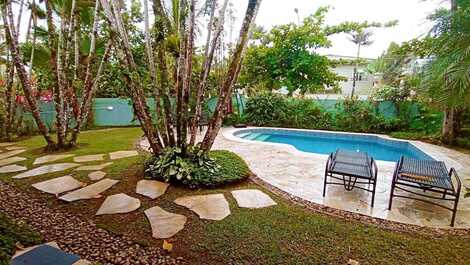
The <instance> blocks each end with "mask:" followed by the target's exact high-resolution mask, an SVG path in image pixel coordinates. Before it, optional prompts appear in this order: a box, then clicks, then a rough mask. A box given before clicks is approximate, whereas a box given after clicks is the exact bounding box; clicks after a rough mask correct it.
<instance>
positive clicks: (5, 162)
mask: <svg viewBox="0 0 470 265" xmlns="http://www.w3.org/2000/svg"><path fill="white" fill-rule="evenodd" d="M25 160H26V158H24V157H20V156H13V157H9V158H5V159H2V160H0V167H1V166H5V165H8V164H13V163H16V162H21V161H25Z"/></svg>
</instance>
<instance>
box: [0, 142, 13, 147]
mask: <svg viewBox="0 0 470 265" xmlns="http://www.w3.org/2000/svg"><path fill="white" fill-rule="evenodd" d="M14 144H15V143H0V147H7V146H10V145H14Z"/></svg>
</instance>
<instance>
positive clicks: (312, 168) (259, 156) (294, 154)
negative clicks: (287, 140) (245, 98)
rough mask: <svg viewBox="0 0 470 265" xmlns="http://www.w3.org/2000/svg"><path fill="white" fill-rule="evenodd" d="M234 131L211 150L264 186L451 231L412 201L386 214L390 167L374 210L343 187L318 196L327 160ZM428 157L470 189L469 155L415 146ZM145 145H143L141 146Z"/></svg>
mask: <svg viewBox="0 0 470 265" xmlns="http://www.w3.org/2000/svg"><path fill="white" fill-rule="evenodd" d="M235 130H236V129H233V128H223V129H222V130H221V132H220V133H219V135H218V137H217V139H216V141H215V144H214V149H226V150H230V151H233V152H235V153H237V154H238V155H240V156H241V157H242V158H243V159H245V161H246V162H247V163H248V165H249V167H250V169H251V170H252V171H253V172H254V173H255V174H256V175H257V176H258V177H259V178H261V179H262V180H263V181H266V182H267V183H269V184H271V185H273V186H275V187H277V188H279V189H281V190H283V191H285V192H288V193H290V194H292V195H295V196H297V197H300V198H302V199H304V200H307V201H310V202H314V203H317V204H321V205H326V206H329V207H333V208H336V209H341V210H346V211H350V212H354V213H361V214H365V215H369V216H373V217H378V218H382V219H387V220H392V221H397V222H402V223H409V224H416V225H421V226H429V227H449V224H450V217H451V213H450V211H448V210H445V209H442V208H439V207H435V206H433V205H430V204H427V203H422V202H419V201H416V200H407V199H401V198H394V200H393V208H392V210H391V211H389V210H388V209H387V208H388V201H389V196H390V184H391V180H392V175H393V170H394V167H395V164H394V163H391V162H383V161H378V167H379V175H378V183H377V193H376V198H375V206H374V208H371V207H370V200H371V197H370V196H371V195H370V193H368V192H365V191H361V190H358V189H355V190H353V191H351V192H346V191H344V188H343V187H342V186H332V185H329V186H328V188H327V195H326V197H325V198H323V197H322V188H323V175H324V170H325V163H326V160H327V156H326V155H320V154H312V153H305V152H300V151H298V150H296V149H295V148H294V147H292V146H290V145H279V144H271V143H265V142H257V141H248V140H243V139H240V138H238V137H235V136H233V135H232V133H233V132H234V131H235ZM414 143H415V144H416V145H418V146H419V147H420V148H421V149H422V150H424V151H426V152H427V153H428V154H430V155H432V156H434V157H436V158H438V159H439V160H444V161H445V162H446V164H447V166H449V167H450V166H453V167H456V169H457V171H458V172H459V174H460V178H461V180H462V182H463V183H464V184H467V185H470V180H469V179H470V156H469V155H465V154H462V153H460V152H457V151H454V150H450V149H447V148H444V147H441V146H436V145H431V144H426V143H422V142H414ZM142 145H143V146H145V145H146V143H145V141H144V142H143V143H142ZM463 194H464V191H462V194H461V197H462V198H461V201H460V203H459V207H458V209H459V211H458V213H457V218H456V224H455V227H461V228H470V199H464V198H463Z"/></svg>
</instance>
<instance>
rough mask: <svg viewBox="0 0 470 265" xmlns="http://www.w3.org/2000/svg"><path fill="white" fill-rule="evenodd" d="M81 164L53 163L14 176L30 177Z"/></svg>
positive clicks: (20, 177) (15, 177)
mask: <svg viewBox="0 0 470 265" xmlns="http://www.w3.org/2000/svg"><path fill="white" fill-rule="evenodd" d="M79 165H80V164H75V163H61V164H51V165H46V166H41V167H37V168H35V169H31V170H29V171H26V172H24V173H21V174H19V175H16V176H14V177H13V178H14V179H22V178H29V177H34V176H39V175H42V174H47V173H53V172H59V171H64V170H67V169H70V168H74V167H78V166H79Z"/></svg>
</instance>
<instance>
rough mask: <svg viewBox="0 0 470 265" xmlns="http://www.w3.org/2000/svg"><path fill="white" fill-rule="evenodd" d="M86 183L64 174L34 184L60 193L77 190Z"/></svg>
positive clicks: (36, 186) (38, 187)
mask: <svg viewBox="0 0 470 265" xmlns="http://www.w3.org/2000/svg"><path fill="white" fill-rule="evenodd" d="M84 185H86V184H85V183H82V182H80V181H78V180H76V179H74V178H73V177H71V176H64V177H60V178H55V179H51V180H46V181H43V182H39V183H35V184H33V185H32V186H33V187H34V188H36V189H38V190H40V191H43V192H47V193H50V194H55V195H57V194H60V193H64V192H66V191H71V190H75V189H78V188H81V187H83V186H84Z"/></svg>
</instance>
